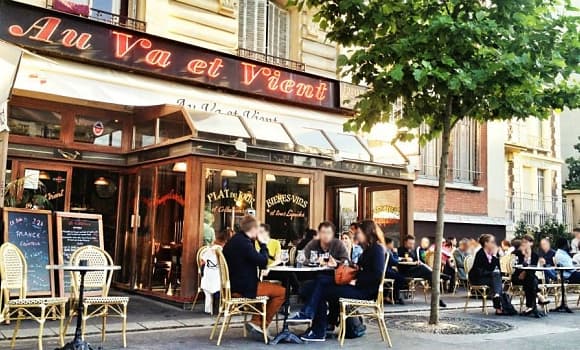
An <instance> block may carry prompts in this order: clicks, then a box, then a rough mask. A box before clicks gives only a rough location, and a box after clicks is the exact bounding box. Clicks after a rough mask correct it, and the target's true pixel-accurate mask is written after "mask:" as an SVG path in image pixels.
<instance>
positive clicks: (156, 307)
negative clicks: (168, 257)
mask: <svg viewBox="0 0 580 350" xmlns="http://www.w3.org/2000/svg"><path fill="white" fill-rule="evenodd" d="M129 297H130V302H129V307H128V318H127V320H128V321H127V331H128V333H131V332H147V331H158V330H177V329H181V328H190V329H191V328H203V327H210V326H212V325H213V323H214V320H215V318H214V317H212V316H210V315H207V314H205V313H203V300H201V302H199V301H198V303H197V305H196V308H195V310H194V311H191V310H190V309H189V307H187V309H184V308H183V307H177V306H174V305H169V304H166V303H163V302H160V301H156V300H152V299H150V298H147V297H143V296H140V295H134V294H131V295H129ZM442 299H443V300H445V302H446V303H447V305H448V306H447V308H444V309H442V310H455V311H456V312H457V310H462V309H463V306H464V305H465V293H464V292H462V293H459V292H458V293H457V295H455V296H452V295H447V294H446V295H443V296H442ZM469 306H470V309H473V310H472V312H473V313H474V314H478V313H479V311H477V310H475V309H481V300H470V303H469ZM296 310H297V306H295V307H293V311H296ZM428 310H429V304H428V303H425V299H424V297H423V294H422V293H417V296H416V298H415V304H412V303H411V301H408V303H407V304H406V305H402V306H401V305H390V304H386V314H387V316H388V315H395V314H403V313H417V312H426V311H428ZM488 310H489V311H490V312H493V309H492V308H491V303H489V302H488ZM75 321H76V320H73V323H72V324H71V326H70V327H69V328H68V331H67V338H66V339H65V340H70V338H71V336H72V335H73V333H74V327H75ZM240 321H241V319H238V320H235V321H234V322H232V325H233V326H235V325H236V324H237V323H239V322H240ZM58 326H59V324H58V321H47V324H46V327H45V333H44V339H45V340H46V341H45V343H47V342H48V341H49V339H51V338H53V339H52V340H51V344H52V343H55V344H56V336H57V335H58ZM101 327H102V326H101V320H100V319H97V318H95V319H92V320H89V321H88V322H87V335H89V336H90V335H97V334H99V335H100V332H101ZM13 329H14V324H10V325H5V324H1V325H0V349H3V348H5V347H4V346H5V345H9V339H11V337H12V332H13ZM120 330H121V324H120V319H116V318H112V317H111V318H109V319H108V326H107V338H108V339H111V338H114V337H119V338H120ZM208 334H209V333H208ZM37 335H38V324H37V323H36V322H33V321H25V322H23V323H22V326H21V330H20V331H19V333H18V339H30V338H36V337H37ZM92 338H94V337H92Z"/></svg>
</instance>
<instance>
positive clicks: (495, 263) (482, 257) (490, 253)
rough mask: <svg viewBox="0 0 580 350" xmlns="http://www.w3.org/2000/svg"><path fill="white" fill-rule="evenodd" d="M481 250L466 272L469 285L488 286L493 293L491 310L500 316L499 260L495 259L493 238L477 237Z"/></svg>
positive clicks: (500, 284) (485, 235)
mask: <svg viewBox="0 0 580 350" xmlns="http://www.w3.org/2000/svg"><path fill="white" fill-rule="evenodd" d="M479 244H480V245H481V249H479V250H478V251H477V253H476V254H475V258H474V260H473V267H472V268H471V270H470V271H469V272H468V278H469V283H471V284H472V285H476V286H488V287H489V288H490V289H491V291H492V293H493V308H494V309H495V313H496V314H497V315H501V314H502V310H501V299H500V296H501V293H502V292H503V289H502V281H501V272H500V271H501V270H500V265H499V258H498V257H497V251H498V247H497V244H496V243H495V237H494V236H492V235H488V234H483V235H481V236H480V237H479Z"/></svg>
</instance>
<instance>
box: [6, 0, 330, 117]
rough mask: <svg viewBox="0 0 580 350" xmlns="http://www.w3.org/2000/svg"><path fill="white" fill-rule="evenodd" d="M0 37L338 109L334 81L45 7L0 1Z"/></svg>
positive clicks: (83, 57) (81, 58)
mask: <svg viewBox="0 0 580 350" xmlns="http://www.w3.org/2000/svg"><path fill="white" fill-rule="evenodd" d="M0 39H2V40H5V41H8V42H11V43H14V44H17V45H21V46H24V47H27V48H29V49H33V50H36V51H39V52H43V53H46V54H49V55H53V56H58V57H65V58H68V59H73V60H79V61H89V62H92V63H97V64H100V65H106V66H111V67H114V68H117V69H124V70H130V71H136V72H140V73H144V74H150V75H157V76H164V77H168V78H172V79H177V80H181V81H186V82H189V83H194V84H203V85H205V86H211V87H214V88H219V89H224V90H230V91H235V92H241V93H247V94H253V95H259V96H263V97H268V98H274V99H279V100H283V101H290V102H294V103H300V104H304V105H310V106H316V107H321V108H330V109H338V108H340V102H339V97H338V95H339V85H338V81H337V80H332V79H327V78H323V77H318V76H314V75H310V74H307V73H304V72H297V71H293V70H289V69H285V68H282V67H276V66H273V65H268V64H264V63H260V62H257V61H252V60H248V59H243V58H240V57H238V56H234V55H229V54H224V53H220V52H216V51H211V50H208V49H204V48H200V47H196V46H192V45H186V44H184V43H180V42H177V41H173V40H169V39H165V38H161V37H157V36H154V35H150V34H147V33H142V32H138V31H133V30H130V29H126V28H121V27H117V26H113V25H109V24H106V23H100V22H96V21H92V20H89V19H86V18H83V17H79V16H75V15H70V14H66V13H62V12H58V11H54V10H50V9H44V8H39V7H35V6H30V5H26V4H22V3H16V2H12V1H1V0H0Z"/></svg>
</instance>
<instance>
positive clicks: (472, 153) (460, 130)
mask: <svg viewBox="0 0 580 350" xmlns="http://www.w3.org/2000/svg"><path fill="white" fill-rule="evenodd" d="M478 127H479V126H478V124H477V121H475V120H470V119H465V120H462V121H460V122H458V123H457V124H456V125H455V128H454V129H453V130H452V131H451V149H450V155H449V156H450V160H451V162H450V169H449V172H448V174H449V176H451V177H450V178H448V180H449V181H453V182H463V183H474V182H475V180H476V179H477V174H478V167H477V143H478V139H477V134H478ZM426 130H427V129H426V126H422V127H421V132H426ZM441 150H442V143H441V137H438V138H436V139H433V140H431V141H429V142H427V143H426V144H425V145H422V146H421V160H420V162H421V170H420V172H419V175H420V176H422V177H425V178H430V179H436V178H438V176H439V165H440V158H441Z"/></svg>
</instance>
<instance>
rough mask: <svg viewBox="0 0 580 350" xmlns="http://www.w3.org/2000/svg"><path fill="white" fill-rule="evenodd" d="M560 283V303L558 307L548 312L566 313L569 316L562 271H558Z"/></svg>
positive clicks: (569, 311) (570, 311)
mask: <svg viewBox="0 0 580 350" xmlns="http://www.w3.org/2000/svg"><path fill="white" fill-rule="evenodd" d="M560 282H561V283H562V284H561V286H560V288H561V289H562V299H561V301H560V306H558V307H557V308H555V309H553V310H550V311H551V312H566V313H569V314H571V313H572V310H570V308H569V307H568V301H567V300H566V283H565V281H564V270H560Z"/></svg>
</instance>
